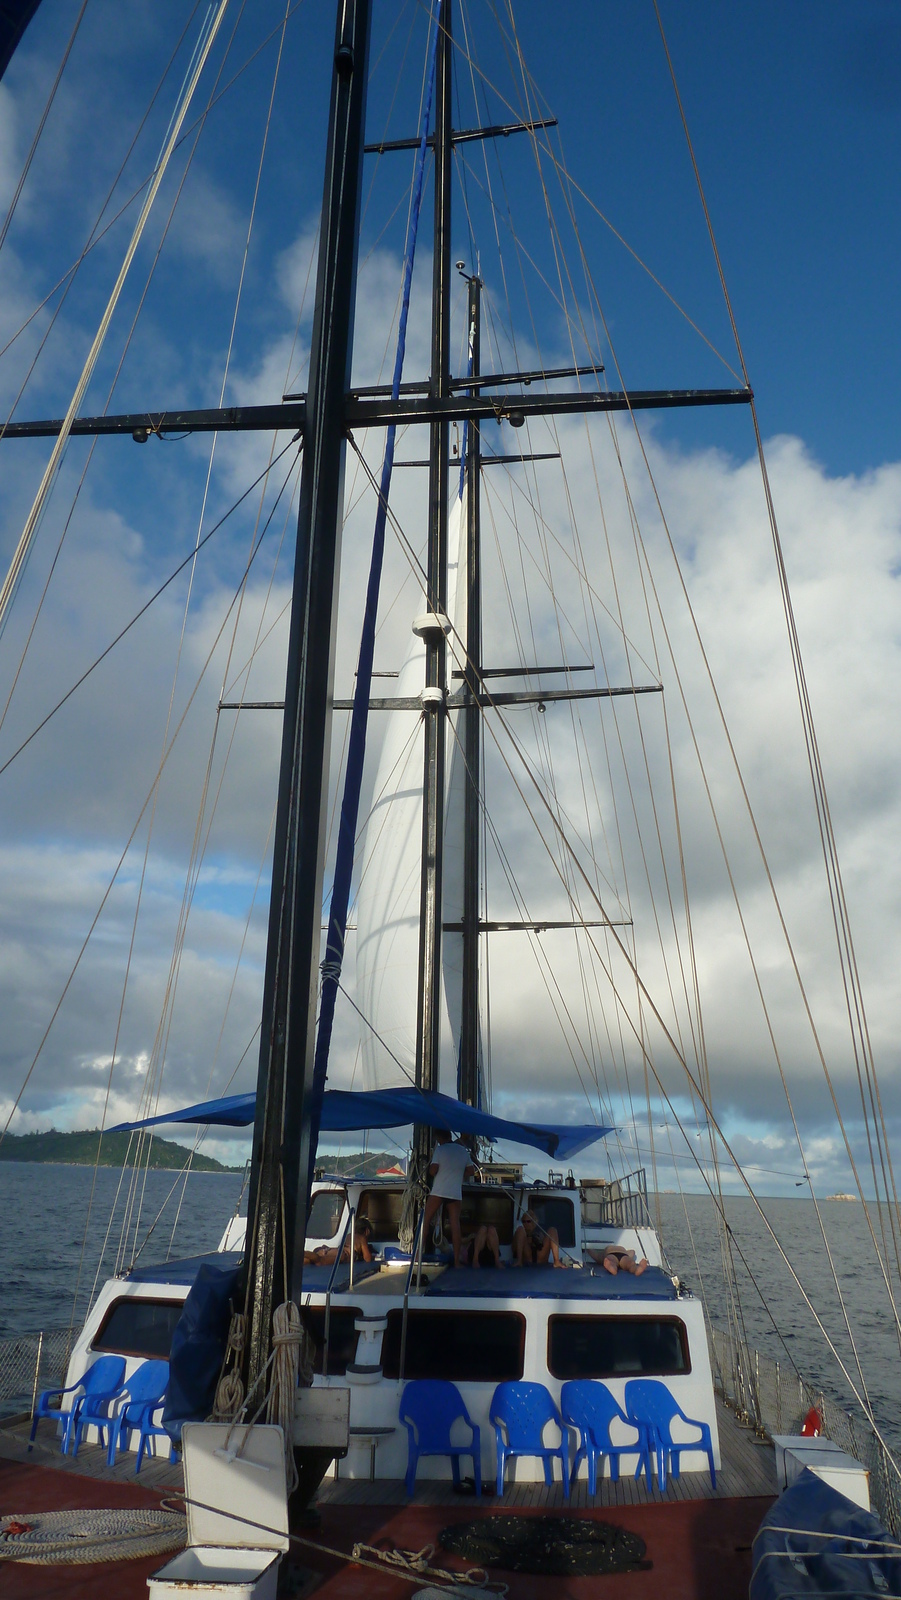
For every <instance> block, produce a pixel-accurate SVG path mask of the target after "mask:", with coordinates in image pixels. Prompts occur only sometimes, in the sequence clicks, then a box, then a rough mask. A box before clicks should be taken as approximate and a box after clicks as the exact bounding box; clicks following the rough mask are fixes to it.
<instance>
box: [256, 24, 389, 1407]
mask: <svg viewBox="0 0 901 1600" xmlns="http://www.w3.org/2000/svg"><path fill="white" fill-rule="evenodd" d="M369 20H370V0H338V19H337V28H336V38H335V55H334V66H333V73H332V94H331V112H330V117H329V133H328V146H327V151H326V167H325V193H324V198H323V209H322V227H321V233H320V241H319V267H318V275H317V280H316V304H315V309H314V314H313V336H312V346H311V351H310V386H309V392H308V395H307V402H306V408H305V418H304V457H303V473H302V477H301V488H300V512H299V516H298V525H297V551H296V556H295V564H294V593H293V601H292V612H291V634H290V640H289V645H288V663H287V673H286V685H285V718H284V728H283V734H282V758H281V770H280V776H279V793H278V810H277V813H276V830H275V849H274V858H273V867H272V901H271V906H270V911H269V945H268V953H267V958H266V977H265V985H264V990H263V1022H262V1035H261V1045H260V1065H259V1073H258V1077H257V1113H256V1123H255V1126H254V1140H253V1167H252V1170H251V1180H250V1195H249V1204H248V1228H247V1299H248V1312H249V1326H248V1338H247V1353H246V1375H247V1382H248V1385H250V1384H253V1383H254V1382H255V1381H256V1379H257V1378H258V1377H259V1375H260V1374H261V1372H262V1371H263V1368H264V1366H265V1364H266V1361H267V1359H268V1355H269V1346H270V1337H271V1328H272V1311H273V1307H274V1305H276V1304H278V1302H279V1301H281V1300H282V1299H283V1298H284V1297H285V1294H286V1292H287V1294H289V1295H292V1296H293V1297H294V1298H296V1299H298V1300H299V1298H300V1284H301V1275H302V1271H303V1242H304V1234H305V1231H306V1208H307V1204H308V1199H309V1195H308V1181H307V1178H308V1172H309V1169H310V1165H311V1156H312V1155H314V1154H315V1151H313V1150H311V1112H312V1110H313V1107H312V1104H311V1096H312V1086H313V1085H312V1075H313V1056H314V1048H315V1023H316V999H317V993H318V979H319V953H320V927H319V924H320V915H321V905H322V879H323V857H324V834H325V830H324V819H325V816H326V811H327V805H326V800H327V792H326V790H327V784H328V749H329V736H330V731H331V702H332V678H333V647H334V634H335V613H336V603H337V596H338V583H337V574H338V560H339V555H340V545H341V527H342V520H343V514H344V455H345V434H344V428H345V421H344V413H345V396H346V393H347V390H348V388H349V385H350V365H351V353H352V345H353V319H354V301H355V295H356V274H357V237H358V229H359V212H360V188H361V175H362V164H363V132H364V126H363V125H364V116H365V107H366V82H367V76H368V51H369Z"/></svg>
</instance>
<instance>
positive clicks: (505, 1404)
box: [488, 1382, 569, 1500]
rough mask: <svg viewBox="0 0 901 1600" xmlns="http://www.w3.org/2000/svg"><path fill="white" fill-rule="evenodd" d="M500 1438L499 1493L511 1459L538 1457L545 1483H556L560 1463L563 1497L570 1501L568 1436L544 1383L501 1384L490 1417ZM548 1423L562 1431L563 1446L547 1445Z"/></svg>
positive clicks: (498, 1457) (498, 1448) (498, 1463)
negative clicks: (545, 1437)
mask: <svg viewBox="0 0 901 1600" xmlns="http://www.w3.org/2000/svg"><path fill="white" fill-rule="evenodd" d="M488 1415H489V1418H490V1420H491V1421H492V1422H493V1423H494V1432H495V1435H496V1437H497V1492H498V1494H499V1495H501V1494H503V1492H504V1472H505V1471H506V1467H507V1460H508V1458H509V1457H510V1456H538V1457H539V1459H540V1460H541V1461H543V1462H544V1481H545V1483H546V1484H548V1486H552V1485H553V1482H554V1468H553V1462H554V1460H555V1459H556V1460H558V1461H559V1462H560V1471H561V1474H562V1476H563V1497H564V1499H565V1500H568V1499H569V1435H568V1434H567V1432H566V1429H565V1427H564V1425H563V1421H562V1419H561V1416H560V1413H559V1411H558V1410H557V1407H556V1406H555V1405H554V1402H553V1399H552V1397H551V1395H550V1394H549V1393H548V1391H547V1389H546V1388H545V1387H544V1384H543V1383H518V1382H510V1383H499V1384H498V1386H497V1388H496V1389H495V1391H494V1397H493V1399H492V1401H491V1410H490V1412H489V1413H488ZM549 1422H553V1423H556V1425H557V1427H558V1428H559V1429H560V1436H561V1442H560V1444H558V1445H546V1444H545V1442H544V1430H545V1427H546V1426H547V1424H548V1423H549Z"/></svg>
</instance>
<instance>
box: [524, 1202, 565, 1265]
mask: <svg viewBox="0 0 901 1600" xmlns="http://www.w3.org/2000/svg"><path fill="white" fill-rule="evenodd" d="M551 1260H553V1264H554V1266H555V1267H559V1266H561V1265H562V1262H561V1260H560V1241H559V1239H558V1237H557V1229H556V1228H542V1227H541V1225H540V1224H539V1222H538V1219H537V1217H536V1216H535V1215H534V1213H533V1212H531V1211H524V1212H523V1217H522V1221H521V1223H520V1224H519V1227H518V1228H517V1230H516V1232H515V1233H514V1235H513V1265H514V1266H515V1267H546V1266H547V1265H548V1263H549V1262H550V1261H551Z"/></svg>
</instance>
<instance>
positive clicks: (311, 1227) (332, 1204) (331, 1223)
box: [307, 1189, 347, 1239]
mask: <svg viewBox="0 0 901 1600" xmlns="http://www.w3.org/2000/svg"><path fill="white" fill-rule="evenodd" d="M346 1203H347V1202H346V1199H345V1195H344V1190H343V1189H320V1190H319V1192H318V1194H314V1196H313V1203H312V1205H311V1206H310V1215H309V1217H308V1218H307V1237H308V1238H310V1239H334V1237H335V1234H336V1233H337V1232H338V1227H339V1224H340V1222H341V1218H342V1217H343V1215H344V1208H345V1205H346Z"/></svg>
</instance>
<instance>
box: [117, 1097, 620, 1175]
mask: <svg viewBox="0 0 901 1600" xmlns="http://www.w3.org/2000/svg"><path fill="white" fill-rule="evenodd" d="M255 1114H256V1095H255V1094H232V1095H227V1096H226V1097H225V1099H223V1100H204V1101H202V1102H201V1103H200V1104H199V1105H196V1106H186V1107H185V1109H184V1110H183V1111H164V1112H162V1113H160V1115H158V1116H155V1117H144V1118H143V1119H142V1121H140V1122H120V1123H119V1125H118V1126H117V1127H115V1128H110V1130H109V1131H110V1133H130V1132H131V1131H132V1129H134V1128H152V1127H156V1126H157V1124H158V1123H161V1122H200V1123H206V1124H208V1125H210V1126H213V1127H219V1128H246V1127H248V1126H249V1125H250V1123H252V1122H253V1119H254V1116H255ZM413 1122H423V1123H425V1124H426V1126H427V1127H429V1128H449V1129H450V1131H451V1132H452V1133H471V1134H478V1135H480V1137H481V1138H483V1139H507V1140H509V1142H510V1143H511V1144H526V1145H532V1146H534V1148H535V1149H536V1150H543V1151H544V1153H545V1155H549V1156H554V1157H555V1158H556V1159H557V1160H558V1161H567V1160H569V1158H570V1157H571V1156H574V1155H577V1154H578V1152H579V1151H580V1150H584V1149H585V1148H586V1147H587V1146H588V1145H590V1144H594V1142H595V1140H596V1139H603V1137H604V1135H605V1134H606V1133H611V1132H612V1129H611V1128H604V1127H600V1126H598V1125H594V1124H589V1125H587V1126H582V1127H567V1126H565V1125H563V1126H557V1125H554V1124H548V1123H541V1122H508V1121H507V1120H506V1119H505V1118H504V1117H494V1116H491V1115H489V1113H488V1112H487V1111H478V1110H477V1109H476V1107H475V1106H466V1105H463V1103H462V1101H460V1100H452V1099H451V1097H450V1095H446V1094H437V1093H435V1092H433V1091H427V1090H425V1089H415V1088H401V1089H371V1090H368V1091H366V1090H350V1089H327V1090H326V1092H325V1095H324V1096H323V1101H322V1122H321V1124H320V1133H350V1132H351V1131H355V1130H357V1129H364V1128H403V1127H406V1126H407V1125H408V1124H410V1123H413Z"/></svg>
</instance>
